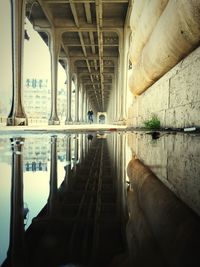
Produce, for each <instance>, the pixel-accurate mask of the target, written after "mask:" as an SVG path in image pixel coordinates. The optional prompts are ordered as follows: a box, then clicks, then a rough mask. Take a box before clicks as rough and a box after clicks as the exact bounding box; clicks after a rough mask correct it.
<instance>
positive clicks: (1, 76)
mask: <svg viewBox="0 0 200 267" xmlns="http://www.w3.org/2000/svg"><path fill="white" fill-rule="evenodd" d="M25 28H26V29H27V32H28V35H29V36H30V40H29V41H27V40H24V71H23V80H24V81H25V80H26V79H27V78H30V79H31V78H36V79H48V80H49V86H50V78H51V72H50V53H49V49H48V47H47V46H46V44H45V43H44V42H43V40H42V39H41V38H40V36H39V34H38V33H37V32H36V31H34V29H33V27H32V25H31V24H30V23H29V21H28V20H26V25H25ZM11 55H12V53H11V15H10V1H9V0H0V63H1V64H0V96H1V98H0V104H1V102H2V101H3V102H4V103H5V102H6V104H7V105H9V99H10V98H11V92H12V62H11ZM65 81H66V74H65V71H64V69H63V68H62V67H61V65H60V64H58V88H65V84H64V82H65Z"/></svg>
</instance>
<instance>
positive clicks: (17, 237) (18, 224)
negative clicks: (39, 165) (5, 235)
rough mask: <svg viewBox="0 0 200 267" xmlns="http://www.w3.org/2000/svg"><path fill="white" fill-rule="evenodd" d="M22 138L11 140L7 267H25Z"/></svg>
mask: <svg viewBox="0 0 200 267" xmlns="http://www.w3.org/2000/svg"><path fill="white" fill-rule="evenodd" d="M23 143H24V138H13V139H11V146H12V183H11V220H10V245H9V250H8V259H9V260H10V265H9V266H16V267H21V266H22V267H25V266H26V264H25V240H24V200H23V154H22V147H23Z"/></svg>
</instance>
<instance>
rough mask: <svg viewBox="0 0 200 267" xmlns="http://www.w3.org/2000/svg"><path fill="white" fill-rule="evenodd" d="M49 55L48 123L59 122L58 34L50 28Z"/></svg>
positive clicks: (54, 123) (56, 123)
mask: <svg viewBox="0 0 200 267" xmlns="http://www.w3.org/2000/svg"><path fill="white" fill-rule="evenodd" d="M49 38H50V42H49V43H50V46H49V50H50V55H51V115H50V118H49V125H58V124H60V121H59V118H58V114H57V82H58V59H59V54H60V35H59V34H58V33H57V32H56V31H55V30H52V31H50V32H49Z"/></svg>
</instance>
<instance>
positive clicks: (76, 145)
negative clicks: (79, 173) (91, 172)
mask: <svg viewBox="0 0 200 267" xmlns="http://www.w3.org/2000/svg"><path fill="white" fill-rule="evenodd" d="M74 141H75V145H74V171H75V172H76V170H77V164H78V135H77V134H76V135H75V140H74Z"/></svg>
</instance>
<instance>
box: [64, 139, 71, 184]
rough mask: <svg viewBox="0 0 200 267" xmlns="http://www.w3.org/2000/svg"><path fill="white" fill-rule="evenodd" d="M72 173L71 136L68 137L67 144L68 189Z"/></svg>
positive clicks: (66, 170)
mask: <svg viewBox="0 0 200 267" xmlns="http://www.w3.org/2000/svg"><path fill="white" fill-rule="evenodd" d="M70 171H71V135H68V136H67V143H66V166H65V185H66V187H68V184H69V174H70Z"/></svg>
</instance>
